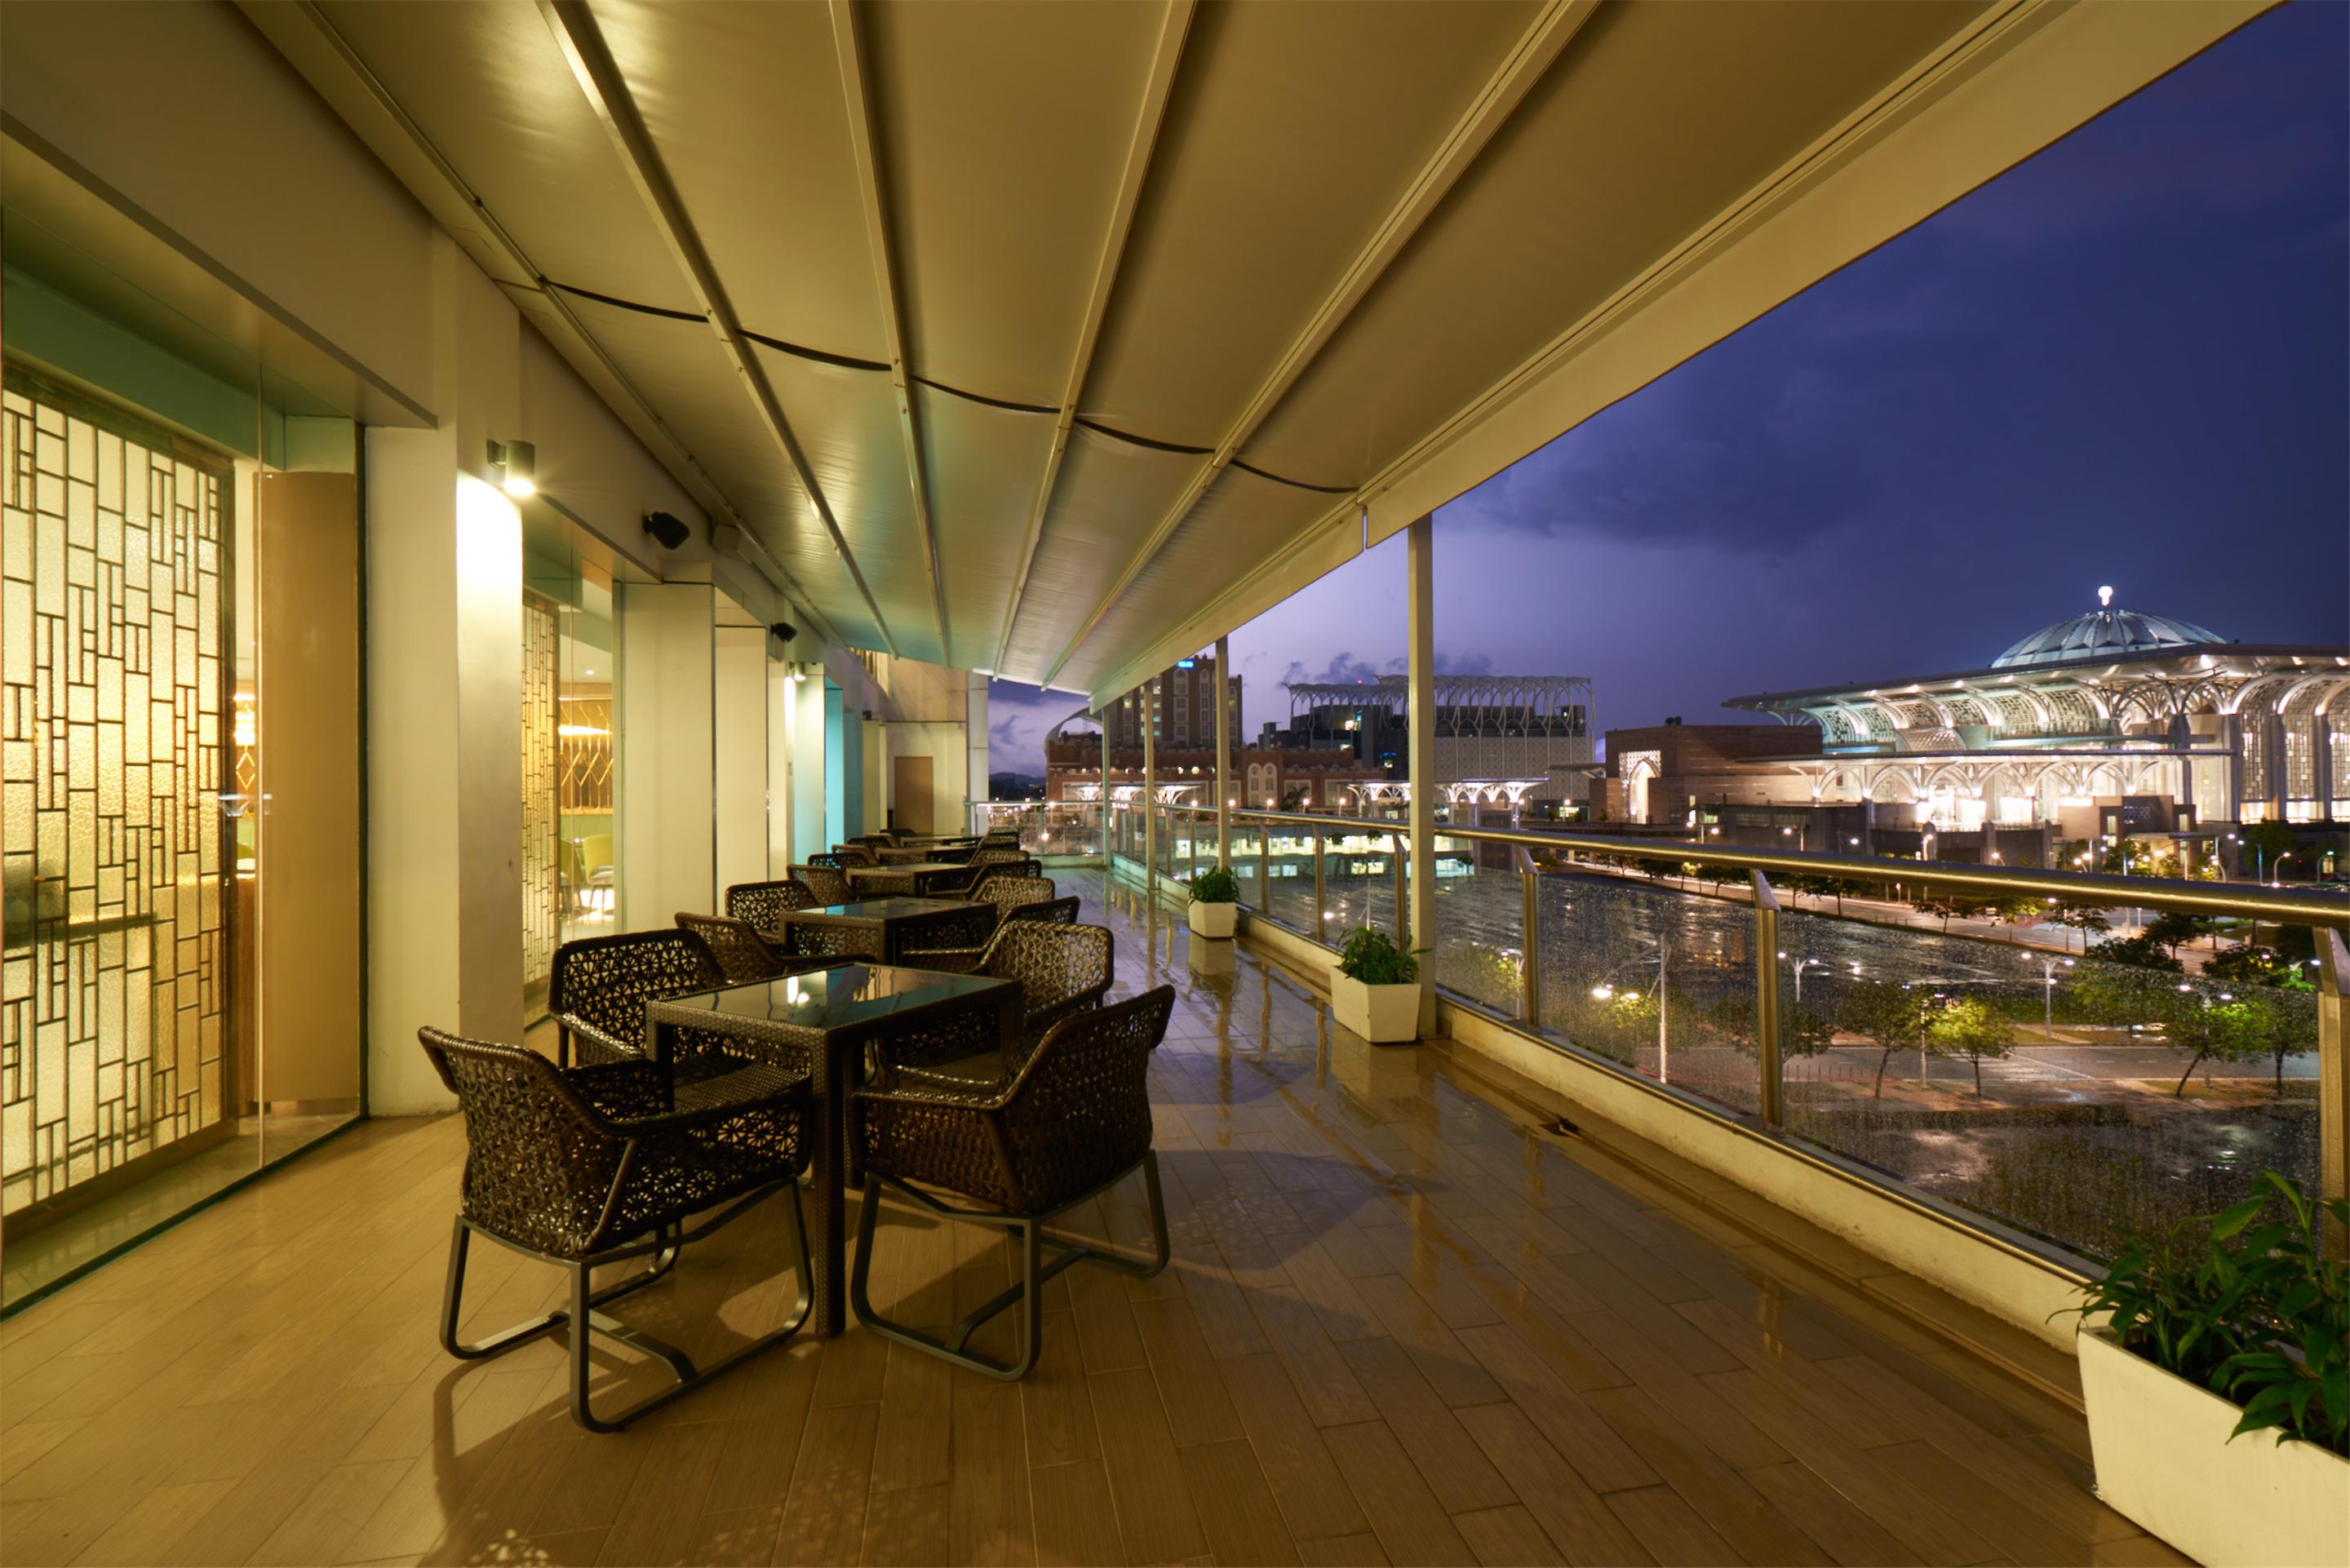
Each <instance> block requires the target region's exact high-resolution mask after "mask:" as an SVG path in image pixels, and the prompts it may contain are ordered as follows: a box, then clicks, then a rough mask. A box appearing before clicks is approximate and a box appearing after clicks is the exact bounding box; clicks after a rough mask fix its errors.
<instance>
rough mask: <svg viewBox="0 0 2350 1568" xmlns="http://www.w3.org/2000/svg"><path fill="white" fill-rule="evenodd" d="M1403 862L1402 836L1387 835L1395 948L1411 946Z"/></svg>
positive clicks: (1408, 904) (1397, 834) (1408, 907)
mask: <svg viewBox="0 0 2350 1568" xmlns="http://www.w3.org/2000/svg"><path fill="white" fill-rule="evenodd" d="M1403 860H1404V855H1403V835H1401V834H1399V833H1390V834H1388V865H1389V866H1391V867H1394V868H1395V894H1396V946H1398V947H1399V948H1402V947H1409V946H1410V945H1411V931H1410V929H1409V927H1410V924H1411V922H1410V920H1409V917H1408V916H1407V914H1406V911H1407V910H1408V909H1410V907H1411V905H1410V901H1409V900H1410V895H1409V894H1408V893H1406V892H1405V891H1404V883H1403Z"/></svg>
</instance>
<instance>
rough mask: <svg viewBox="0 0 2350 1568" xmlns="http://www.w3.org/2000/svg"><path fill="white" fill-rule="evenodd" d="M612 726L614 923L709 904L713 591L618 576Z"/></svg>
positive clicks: (713, 817)
mask: <svg viewBox="0 0 2350 1568" xmlns="http://www.w3.org/2000/svg"><path fill="white" fill-rule="evenodd" d="M613 599H614V603H615V605H616V607H617V608H616V614H615V617H614V618H615V620H616V622H617V623H618V627H619V640H620V667H619V676H620V679H619V682H618V683H617V684H616V685H615V687H614V689H613V715H612V717H613V728H614V732H616V733H617V734H618V735H619V742H620V755H619V764H618V777H617V780H616V787H615V790H614V794H615V799H614V803H613V804H614V807H615V809H614V813H613V826H614V839H615V842H614V844H613V855H614V857H615V860H616V862H617V864H618V869H619V877H618V878H617V880H618V881H619V904H620V909H619V928H620V929H622V930H630V931H639V930H650V929H657V928H659V927H662V926H666V925H669V924H670V923H671V921H672V919H674V918H675V916H676V914H677V911H679V910H681V909H688V910H706V909H714V908H715V907H716V901H717V900H716V887H715V878H716V853H717V851H716V842H715V839H716V828H717V820H718V819H717V803H716V789H717V782H716V775H717V760H716V755H715V751H714V746H715V739H714V733H713V730H712V710H711V702H712V677H713V675H714V673H715V671H714V668H713V659H714V640H713V637H712V633H713V631H714V629H715V628H714V623H713V616H712V611H713V610H714V608H715V607H716V602H717V601H716V597H715V595H714V592H713V590H712V589H711V588H710V587H708V586H707V585H704V584H701V583H622V584H620V585H619V587H618V589H617V590H616V591H615V593H614V595H613Z"/></svg>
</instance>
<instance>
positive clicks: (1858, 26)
mask: <svg viewBox="0 0 2350 1568" xmlns="http://www.w3.org/2000/svg"><path fill="white" fill-rule="evenodd" d="M1983 8H1984V7H1983V5H1982V4H1981V0H1942V3H1927V0H1918V3H1916V4H1910V5H1884V6H1861V7H1855V6H1852V5H1844V4H1839V3H1835V0H1825V3H1816V4H1814V3H1804V4H1788V5H1762V6H1756V5H1738V4H1718V3H1714V0H1683V3H1679V4H1674V5H1632V6H1620V7H1609V8H1607V10H1605V11H1603V12H1602V13H1601V14H1600V15H1599V16H1597V17H1596V18H1594V19H1593V21H1592V22H1591V24H1590V25H1589V26H1587V27H1586V28H1585V29H1584V30H1583V32H1582V33H1580V34H1579V35H1578V36H1576V38H1575V46H1574V47H1573V49H1572V50H1571V51H1570V52H1569V54H1568V56H1567V57H1566V58H1565V59H1564V60H1562V61H1561V62H1560V64H1559V66H1558V67H1556V68H1555V70H1554V71H1553V72H1552V73H1551V74H1550V76H1549V77H1548V78H1546V79H1545V80H1544V82H1543V84H1542V85H1541V86H1540V87H1538V88H1536V89H1535V90H1534V93H1533V94H1532V95H1530V96H1529V97H1528V99H1527V100H1526V101H1525V103H1524V104H1523V106H1521V108H1520V109H1519V110H1518V112H1517V114H1516V115H1515V116H1514V117H1513V119H1512V120H1511V123H1510V126H1509V128H1508V129H1507V130H1505V131H1503V134H1502V136H1501V137H1499V138H1498V139H1496V140H1495V141H1494V143H1493V145H1492V147H1491V148H1489V149H1488V150H1487V151H1486V154H1485V156H1484V157H1483V158H1482V159H1481V160H1480V161H1478V164H1477V166H1476V168H1475V169H1474V170H1473V171H1471V173H1470V175H1469V176H1468V177H1467V178H1466V179H1465V180H1463V181H1462V182H1461V184H1460V185H1459V186H1458V187H1456V188H1455V190H1454V192H1453V194H1452V198H1451V202H1450V204H1449V206H1448V208H1447V210H1446V212H1445V213H1444V221H1443V222H1442V223H1437V224H1431V225H1430V226H1429V227H1428V228H1427V229H1425V230H1423V231H1422V234H1421V235H1420V237H1419V240H1418V242H1417V243H1415V244H1413V245H1412V246H1411V247H1410V248H1409V249H1408V250H1407V251H1406V252H1405V253H1404V254H1403V255H1402V256H1401V257H1400V258H1399V260H1398V262H1397V263H1396V265H1394V266H1392V267H1391V268H1390V269H1389V270H1388V274H1387V276H1386V278H1385V279H1384V281H1383V282H1382V285H1381V286H1380V287H1379V289H1378V291H1377V292H1376V293H1375V294H1374V295H1373V296H1371V297H1370V298H1369V299H1367V301H1366V302H1365V303H1364V305H1363V306H1362V307H1361V308H1360V309H1358V310H1357V312H1356V314H1355V315H1354V316H1353V317H1351V318H1350V319H1349V320H1348V322H1347V325H1346V326H1345V327H1341V328H1340V329H1339V332H1338V335H1337V337H1336V338H1334V339H1333V341H1332V342H1331V344H1330V346H1329V347H1328V348H1326V349H1325V350H1324V351H1323V352H1322V354H1321V356H1320V357H1319V358H1317V359H1316V360H1315V364H1314V366H1313V368H1312V369H1309V370H1308V371H1307V372H1306V373H1305V376H1304V377H1303V378H1301V379H1300V380H1299V382H1298V384H1297V385H1296V386H1295V388H1293V389H1291V391H1290V394H1289V396H1288V397H1287V398H1286V399H1285V400H1284V401H1283V404H1282V406H1281V408H1280V410H1278V411H1277V412H1276V413H1275V414H1274V417H1273V418H1272V419H1270V420H1268V421H1266V422H1265V425H1264V427H1263V429H1262V430H1261V431H1259V432H1258V434H1257V436H1256V437H1255V439H1254V440H1253V441H1251V443H1250V447H1249V455H1250V457H1251V460H1252V461H1253V462H1258V463H1259V464H1261V465H1263V466H1266V467H1270V468H1273V469H1274V470H1275V471H1276V472H1295V473H1296V474H1297V475H1298V476H1299V477H1304V478H1310V479H1315V480H1317V481H1331V482H1336V481H1343V482H1352V483H1359V482H1361V481H1363V480H1366V479H1368V478H1369V477H1370V476H1371V473H1372V472H1374V471H1375V465H1376V463H1377V462H1381V461H1384V460H1385V459H1386V458H1388V457H1389V456H1391V455H1392V454H1393V453H1394V452H1397V451H1398V450H1399V448H1400V447H1402V446H1403V445H1404V444H1405V443H1407V442H1409V441H1412V440H1414V439H1417V438H1418V437H1420V436H1422V435H1425V434H1427V433H1428V432H1429V431H1430V430H1432V429H1433V428H1434V427H1435V426H1436V425H1437V424H1439V423H1440V422H1441V421H1443V420H1444V419H1445V418H1447V417H1448V416H1449V415H1450V414H1451V413H1452V411H1453V410H1457V409H1459V408H1460V407H1461V405H1462V404H1463V403H1464V402H1466V401H1467V400H1470V399H1471V398H1473V397H1474V396H1475V395H1476V394H1477V393H1478V392H1479V391H1481V390H1482V389H1484V388H1486V387H1488V386H1491V385H1492V384H1493V383H1494V382H1495V381H1497V380H1499V379H1502V378H1503V376H1505V375H1507V374H1508V373H1509V372H1510V371H1511V370H1512V369H1514V368H1515V367H1516V366H1517V364H1518V363H1519V362H1520V361H1522V360H1523V359H1524V358H1526V356H1527V355H1528V353H1529V352H1530V351H1531V350H1532V349H1534V348H1537V347H1539V346H1540V345H1542V344H1544V343H1546V342H1548V341H1549V340H1550V339H1551V338H1552V337H1555V336H1557V335H1558V334H1560V333H1562V332H1564V331H1565V330H1566V329H1567V328H1568V327H1571V326H1573V325H1574V324H1575V322H1576V321H1577V320H1578V319H1580V318H1581V317H1583V316H1585V315H1586V313H1588V312H1590V311H1591V310H1593V309H1595V308H1596V307H1597V306H1599V305H1601V304H1602V303H1603V302H1604V301H1606V300H1607V297H1608V296H1610V295H1611V294H1613V293H1614V292H1615V291H1617V289H1619V288H1621V287H1622V286H1624V285H1626V284H1627V283H1628V282H1630V281H1631V280H1632V279H1633V278H1635V277H1636V276H1638V275H1639V273H1640V272H1641V270H1642V269H1643V268H1644V267H1646V266H1648V265H1649V264H1650V262H1652V261H1653V260H1654V259H1655V258H1656V257H1657V256H1659V255H1660V254H1665V253H1666V252H1668V251H1669V250H1670V249H1671V248H1672V247H1673V246H1674V245H1676V244H1679V242H1680V241H1682V240H1683V239H1685V238H1686V237H1688V236H1689V235H1690V234H1694V233H1696V232H1698V231H1699V230H1700V228H1701V227H1702V226H1703V225H1704V224H1705V223H1707V222H1708V221H1709V220H1710V219H1711V218H1712V217H1713V215H1714V214H1715V213H1719V212H1720V211H1721V209H1722V208H1723V206H1724V205H1725V204H1726V203H1729V202H1732V201H1734V200H1736V199H1737V198H1739V197H1741V196H1742V195H1743V194H1744V193H1745V192H1748V191H1749V190H1751V189H1752V188H1753V187H1754V186H1755V185H1756V184H1757V183H1758V182H1762V181H1763V180H1764V179H1765V178H1766V177H1767V176H1769V175H1770V174H1771V173H1772V172H1773V171H1775V170H1777V169H1778V168H1779V167H1780V166H1781V165H1783V163H1785V162H1787V161H1789V160H1790V159H1792V158H1794V156H1795V155H1796V154H1797V153H1798V152H1800V151H1803V149H1804V147H1806V146H1807V145H1809V144H1810V143H1811V142H1812V141H1813V140H1814V139H1815V138H1817V137H1818V136H1820V135H1821V134H1823V133H1824V132H1825V131H1826V130H1829V129H1830V128H1831V127H1832V126H1834V125H1835V122H1836V121H1837V120H1839V119H1842V118H1844V117H1845V116H1846V114H1848V113H1850V112H1851V111H1852V110H1854V109H1857V108H1858V107H1860V105H1861V103H1862V102H1863V101H1864V100H1865V99H1867V98H1868V96H1869V95H1870V94H1871V93H1872V92H1874V91H1876V90H1877V88H1878V87H1880V86H1881V85H1882V84H1883V82H1884V81H1885V80H1886V78H1887V76H1888V75H1889V74H1890V73H1892V72H1893V71H1896V70H1898V68H1899V67H1900V66H1901V65H1902V64H1903V63H1904V62H1905V61H1908V60H1912V59H1915V58H1916V57H1918V55H1920V54H1921V53H1923V52H1925V51H1926V50H1928V49H1929V48H1931V47H1933V46H1935V45H1937V44H1939V43H1940V42H1941V41H1942V40H1944V39H1946V38H1948V37H1949V36H1950V35H1951V34H1952V33H1954V32H1956V31H1957V30H1958V29H1959V28H1960V26H1964V25H1965V24H1966V23H1967V22H1968V21H1969V20H1970V19H1971V18H1973V17H1975V16H1978V15H1980V14H1981V11H1982V10H1983ZM1599 214H1605V221H1604V222H1599V221H1595V219H1596V216H1597V215H1599ZM1805 281H1809V280H1805ZM1665 368H1666V367H1662V366H1660V367H1659V369H1660V370H1661V369H1665Z"/></svg>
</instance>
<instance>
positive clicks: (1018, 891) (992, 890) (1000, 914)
mask: <svg viewBox="0 0 2350 1568" xmlns="http://www.w3.org/2000/svg"><path fill="white" fill-rule="evenodd" d="M1059 892H1060V889H1058V888H1055V887H1054V886H1053V879H1052V878H1051V877H988V878H987V879H986V880H984V881H983V882H982V883H981V884H980V887H979V891H978V892H977V893H975V894H973V895H972V900H971V901H972V903H974V904H993V905H994V906H995V912H996V918H997V919H998V920H1002V919H1005V918H1007V917H1009V916H1010V915H1011V913H1012V911H1013V910H1014V909H1018V908H1019V907H1020V906H1021V905H1023V904H1049V903H1051V902H1052V901H1053V900H1054V898H1056V897H1057V896H1058V895H1059Z"/></svg>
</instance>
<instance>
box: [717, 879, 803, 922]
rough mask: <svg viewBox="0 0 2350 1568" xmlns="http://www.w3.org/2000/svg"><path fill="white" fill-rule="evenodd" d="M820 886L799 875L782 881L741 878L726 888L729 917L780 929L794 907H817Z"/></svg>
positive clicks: (727, 913)
mask: <svg viewBox="0 0 2350 1568" xmlns="http://www.w3.org/2000/svg"><path fill="white" fill-rule="evenodd" d="M816 905H817V898H816V889H815V888H810V887H809V886H808V885H807V884H806V883H805V882H803V881H801V880H800V879H799V878H798V877H785V878H784V879H783V880H781V881H779V882H737V883H735V884H734V885H733V887H731V888H727V889H726V917H727V919H733V920H743V921H745V922H747V923H748V924H749V925H750V926H751V927H752V928H753V929H755V930H760V931H780V930H782V929H784V916H785V913H786V912H787V911H789V910H792V909H815V908H816Z"/></svg>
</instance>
